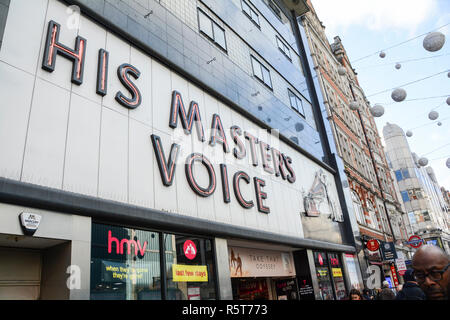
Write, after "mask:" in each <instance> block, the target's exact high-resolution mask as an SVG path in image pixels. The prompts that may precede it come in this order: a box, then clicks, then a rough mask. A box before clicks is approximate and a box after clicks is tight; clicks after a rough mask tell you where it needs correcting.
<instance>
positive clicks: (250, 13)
mask: <svg viewBox="0 0 450 320" xmlns="http://www.w3.org/2000/svg"><path fill="white" fill-rule="evenodd" d="M242 11H243V12H244V14H245V15H246V16H247V17H248V18H249V19H250V20H251V21H252V22H253V23H254V24H255V25H256V26H257V27H258V28H261V27H260V24H259V15H258V14H257V13H256V11H255V10H253V8H252V7H251V6H250V5H249V4H248V3H247V1H244V0H242Z"/></svg>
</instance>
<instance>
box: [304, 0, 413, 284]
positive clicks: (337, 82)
mask: <svg viewBox="0 0 450 320" xmlns="http://www.w3.org/2000/svg"><path fill="white" fill-rule="evenodd" d="M308 5H309V6H310V8H311V10H310V12H308V13H307V14H305V15H304V16H303V17H302V23H303V25H304V27H305V32H306V35H307V38H308V42H309V45H310V48H311V56H312V57H313V61H314V69H315V71H316V75H317V78H318V81H319V83H320V88H321V90H322V93H323V97H324V104H325V105H326V115H327V117H328V120H329V122H330V125H331V128H332V131H333V136H334V138H335V142H336V145H337V146H338V148H337V149H338V152H339V156H340V157H341V158H342V159H343V161H344V165H345V173H346V175H347V178H348V182H349V185H350V188H351V197H352V203H353V210H354V216H355V220H356V222H357V225H358V229H359V233H360V235H359V236H358V238H359V239H360V241H361V242H360V244H361V247H360V248H359V258H360V264H361V269H362V270H363V274H364V277H367V274H365V272H364V271H365V270H366V268H367V267H368V266H369V265H372V264H375V265H380V266H383V270H384V271H385V276H393V275H392V274H391V268H390V266H391V264H392V261H383V259H382V257H380V255H379V251H375V252H370V251H368V250H367V249H365V244H366V243H367V241H368V240H371V239H376V240H378V241H379V242H393V243H395V246H396V249H397V253H398V256H399V257H405V258H408V257H407V255H408V252H409V251H410V250H409V248H407V247H405V246H404V241H405V240H407V239H408V231H407V228H406V227H407V226H406V225H405V223H404V220H403V216H404V211H403V210H402V206H401V203H400V202H399V199H398V197H397V192H396V186H395V180H393V178H392V176H391V171H390V167H389V165H388V162H387V159H386V156H385V152H384V149H383V145H382V143H381V139H380V135H379V133H378V130H377V127H376V124H375V121H374V117H373V115H372V113H371V111H370V110H371V105H370V102H369V101H368V100H367V98H366V96H365V94H364V90H363V88H362V87H361V85H360V84H359V82H358V77H357V72H356V70H355V69H354V68H353V67H352V65H351V63H350V60H349V57H348V55H347V53H346V50H345V48H344V45H343V43H342V41H341V39H340V37H339V36H336V37H334V42H333V43H329V41H328V39H327V36H326V34H325V26H324V25H323V23H322V22H321V20H320V18H319V16H318V15H317V13H316V12H315V10H314V8H313V3H311V1H308ZM325 23H326V22H325ZM382 279H383V280H384V277H383V278H382Z"/></svg>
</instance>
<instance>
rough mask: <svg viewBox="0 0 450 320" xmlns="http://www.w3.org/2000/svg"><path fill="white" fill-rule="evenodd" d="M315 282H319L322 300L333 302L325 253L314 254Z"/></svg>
mask: <svg viewBox="0 0 450 320" xmlns="http://www.w3.org/2000/svg"><path fill="white" fill-rule="evenodd" d="M314 263H315V265H316V274H317V281H318V282H319V289H320V296H321V298H322V300H334V295H333V287H332V284H331V277H330V273H329V270H328V259H327V255H326V253H325V252H314Z"/></svg>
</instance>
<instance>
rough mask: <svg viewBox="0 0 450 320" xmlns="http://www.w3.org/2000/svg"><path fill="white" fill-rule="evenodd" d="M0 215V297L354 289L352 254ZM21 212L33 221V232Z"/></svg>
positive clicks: (323, 296)
mask: <svg viewBox="0 0 450 320" xmlns="http://www.w3.org/2000/svg"><path fill="white" fill-rule="evenodd" d="M0 212H1V215H0V217H1V218H0V219H1V222H2V223H1V226H0V257H1V258H0V299H2V300H3V299H8V300H9V299H21V300H34V299H57V300H59V299H82V300H217V299H227V300H315V299H318V300H341V299H345V298H346V297H347V295H348V292H349V290H350V289H351V288H352V287H358V277H357V274H356V269H355V268H354V264H355V263H356V259H355V257H354V255H353V254H351V253H347V254H345V253H343V252H337V251H334V252H333V251H326V250H323V249H322V250H321V249H320V248H319V247H318V248H317V249H307V248H300V247H294V246H287V245H280V244H275V243H268V242H265V241H249V240H244V239H235V238H234V239H223V238H214V237H210V236H205V235H204V236H202V235H198V234H190V233H180V232H169V231H162V230H158V229H153V230H152V229H148V228H135V227H132V226H124V225H120V224H117V223H108V222H105V221H96V220H95V219H92V218H90V217H85V216H80V215H72V214H67V213H62V212H54V211H49V210H43V209H36V208H30V207H23V206H17V205H10V204H3V203H2V204H0ZM22 213H27V214H32V215H33V216H34V217H35V218H36V219H39V225H38V227H37V230H36V231H35V233H34V234H30V233H28V232H27V231H26V230H25V229H24V227H23V225H22V222H21V220H20V215H21V214H22ZM352 264H353V266H352Z"/></svg>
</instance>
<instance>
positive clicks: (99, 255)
mask: <svg viewBox="0 0 450 320" xmlns="http://www.w3.org/2000/svg"><path fill="white" fill-rule="evenodd" d="M91 299H92V300H159V299H161V279H160V256H159V234H158V233H155V232H149V231H142V230H136V229H129V228H122V227H117V226H106V225H101V224H93V227H92V248H91Z"/></svg>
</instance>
